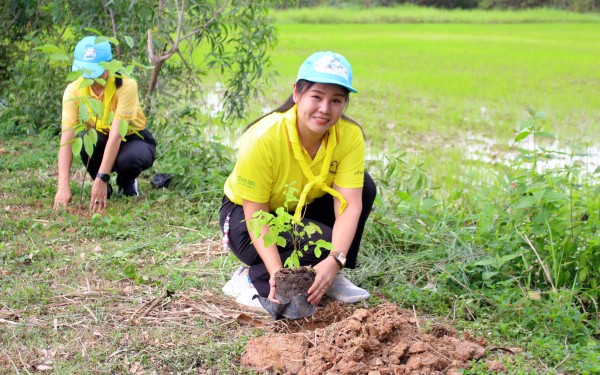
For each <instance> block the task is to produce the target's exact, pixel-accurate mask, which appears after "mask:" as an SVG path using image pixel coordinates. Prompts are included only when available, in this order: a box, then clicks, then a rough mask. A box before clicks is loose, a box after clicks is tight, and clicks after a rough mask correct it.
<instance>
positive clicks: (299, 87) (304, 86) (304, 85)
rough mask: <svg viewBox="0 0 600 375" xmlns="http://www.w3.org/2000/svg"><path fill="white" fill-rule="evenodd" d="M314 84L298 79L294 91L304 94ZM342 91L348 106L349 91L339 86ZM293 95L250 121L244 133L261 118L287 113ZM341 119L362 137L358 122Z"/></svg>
mask: <svg viewBox="0 0 600 375" xmlns="http://www.w3.org/2000/svg"><path fill="white" fill-rule="evenodd" d="M314 84H315V82H312V81H307V80H305V79H299V80H298V81H297V82H296V91H298V93H300V95H302V94H304V92H305V91H307V90H308V89H310V88H311V87H312V85H314ZM340 87H341V88H342V89H343V90H344V96H345V97H346V107H347V106H348V103H350V90H348V89H347V88H345V87H342V86H340ZM294 104H296V103H294V94H293V93H292V95H290V96H289V97H288V98H287V99H286V100H285V102H283V104H282V105H280V106H279V107H277V108H275V109H274V110H272V111H271V112H269V113H267V114H266V115H262V116H260V117H259V118H257V119H256V120H254V121H252V122H251V123H250V124H248V126H246V129H244V131H246V130H248V129H250V128H251V127H252V125H254V124H256V123H257V122H259V121H260V120H262V119H263V118H265V117H267V116H269V115H271V114H273V113H285V112H287V111H288V110H289V109H290V108H292V107H293V106H294ZM342 119H344V120H346V121H349V122H351V123H353V124H356V125H357V126H358V127H359V128H360V130H361V131H362V132H363V136H364V134H365V132H364V130H363V128H362V126H360V124H359V123H358V122H356V120H354V119H353V118H351V117H350V116H346V115H345V114H343V113H342Z"/></svg>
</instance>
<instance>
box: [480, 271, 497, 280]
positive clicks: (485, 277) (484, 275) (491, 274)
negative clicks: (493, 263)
mask: <svg viewBox="0 0 600 375" xmlns="http://www.w3.org/2000/svg"><path fill="white" fill-rule="evenodd" d="M497 274H498V272H482V273H481V278H482V279H483V280H490V279H491V278H492V277H494V276H495V275H497Z"/></svg>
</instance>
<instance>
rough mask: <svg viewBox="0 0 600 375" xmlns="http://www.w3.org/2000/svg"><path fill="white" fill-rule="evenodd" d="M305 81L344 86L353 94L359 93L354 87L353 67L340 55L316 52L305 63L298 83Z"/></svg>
mask: <svg viewBox="0 0 600 375" xmlns="http://www.w3.org/2000/svg"><path fill="white" fill-rule="evenodd" d="M300 79H304V80H307V81H311V82H316V83H333V84H336V85H340V86H343V87H345V88H347V89H348V90H350V91H351V92H358V91H356V89H355V88H354V87H352V67H351V66H350V63H349V62H348V60H346V58H345V57H344V56H342V55H340V54H339V53H335V52H331V51H327V52H315V53H313V54H312V55H310V56H309V57H308V59H306V61H304V63H303V64H302V66H300V70H298V78H297V79H296V81H298V80H300Z"/></svg>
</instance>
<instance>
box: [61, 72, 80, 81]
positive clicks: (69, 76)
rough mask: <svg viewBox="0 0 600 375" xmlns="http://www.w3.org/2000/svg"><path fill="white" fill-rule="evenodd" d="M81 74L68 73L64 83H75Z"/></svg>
mask: <svg viewBox="0 0 600 375" xmlns="http://www.w3.org/2000/svg"><path fill="white" fill-rule="evenodd" d="M81 74H82V73H81V70H77V71H74V72H69V74H67V78H66V79H65V81H67V82H72V81H75V80H76V79H77V78H79V77H81Z"/></svg>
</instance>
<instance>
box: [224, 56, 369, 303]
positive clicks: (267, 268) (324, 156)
mask: <svg viewBox="0 0 600 375" xmlns="http://www.w3.org/2000/svg"><path fill="white" fill-rule="evenodd" d="M350 92H354V93H355V92H357V91H356V90H355V89H354V88H353V87H352V68H351V66H350V64H349V63H348V61H347V60H346V59H345V58H344V57H343V56H342V55H340V54H337V53H334V52H317V53H314V54H313V55H311V56H310V57H309V58H308V59H307V60H306V61H305V62H304V63H303V64H302V66H301V67H300V69H299V72H298V77H297V80H296V82H295V83H294V86H293V92H292V95H291V96H290V97H289V98H288V99H287V101H286V102H285V103H284V104H283V105H282V106H280V107H279V108H277V109H276V110H274V111H273V112H271V113H269V114H267V115H265V116H263V117H261V118H259V119H258V120H256V121H254V122H253V123H251V124H250V125H249V126H248V127H247V129H246V131H245V133H244V134H243V135H242V137H241V139H240V142H239V151H238V158H237V162H236V165H235V168H234V170H233V172H232V173H231V175H230V176H229V177H228V179H227V181H226V183H225V189H224V190H225V196H224V198H223V204H222V207H221V212H220V223H221V227H222V228H223V232H224V234H225V237H224V241H226V242H228V245H229V247H230V249H231V251H232V252H233V254H235V255H236V257H237V258H238V259H240V260H241V261H242V262H243V263H245V264H247V265H248V266H250V267H249V269H247V268H244V267H242V268H240V269H239V270H238V271H236V273H234V275H233V277H232V279H231V280H230V281H229V282H228V283H227V284H226V285H225V286H224V288H223V291H224V292H225V293H226V294H228V295H231V296H236V295H238V297H239V298H236V300H238V302H241V303H245V302H249V303H246V304H249V305H254V306H256V305H257V303H258V302H250V301H249V299H250V298H251V295H250V296H249V295H248V294H247V292H248V290H251V291H254V290H253V288H248V280H249V281H250V282H251V283H252V285H253V286H254V287H255V288H256V291H257V292H258V294H260V295H261V296H262V297H268V298H270V299H271V300H273V301H276V300H275V281H274V277H273V276H274V274H275V272H277V271H278V270H279V269H281V268H282V264H283V263H284V262H285V259H287V257H289V255H290V254H291V253H292V250H293V245H292V243H291V240H290V238H288V241H287V243H286V246H285V247H277V246H276V245H272V246H264V242H263V238H262V237H260V238H256V237H255V236H254V233H252V231H249V227H248V223H249V222H250V221H251V220H252V215H253V214H254V213H255V212H257V211H259V210H263V211H265V212H275V210H276V209H277V208H279V207H283V206H284V203H285V194H286V192H287V185H288V184H293V183H295V187H296V188H298V189H299V190H300V191H301V194H300V197H299V201H298V203H297V205H296V206H295V207H293V206H292V207H288V208H289V209H290V210H294V215H295V217H296V218H297V219H300V218H302V221H304V222H305V223H306V222H308V221H311V222H314V223H315V224H317V225H318V226H319V227H320V228H321V229H322V231H323V234H322V235H319V234H318V233H315V234H314V235H313V236H312V238H310V239H302V241H303V242H301V243H300V244H299V248H301V249H302V248H303V247H304V244H305V243H306V244H308V241H316V240H317V239H318V238H323V239H325V240H327V241H330V242H332V244H333V249H334V251H332V252H331V253H330V252H329V251H327V250H325V251H323V254H322V255H321V257H320V258H317V257H316V256H315V254H314V247H313V246H311V245H309V251H308V252H304V253H303V256H302V257H300V264H301V265H310V266H313V268H314V270H315V281H314V283H313V285H312V286H311V287H310V289H309V290H308V294H309V297H308V302H310V303H313V304H318V303H319V302H320V300H321V298H322V297H323V296H324V295H325V293H327V294H328V295H329V296H331V297H333V298H335V299H337V300H340V301H343V302H357V301H360V300H362V299H365V298H368V297H369V293H368V292H367V291H366V290H364V289H361V288H359V287H357V286H355V285H354V284H352V283H351V282H350V281H349V280H348V279H346V278H345V277H344V276H343V275H342V274H341V273H338V272H339V271H340V269H342V268H343V267H348V268H355V267H356V258H357V255H358V250H359V246H360V241H361V238H362V234H363V229H364V226H365V222H366V220H367V217H368V216H369V213H370V211H371V208H372V206H373V202H374V200H375V195H376V187H375V184H374V182H373V180H372V179H371V177H370V176H369V175H368V174H367V173H365V171H364V134H363V131H362V128H361V127H360V125H358V124H357V123H356V122H355V121H354V120H352V119H350V118H348V117H347V116H345V115H344V114H343V112H344V110H345V108H346V107H347V105H348V102H349V96H350ZM293 203H295V202H293ZM267 232H268V227H267V226H265V227H263V228H262V233H263V234H264V233H267ZM258 306H260V305H258Z"/></svg>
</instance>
